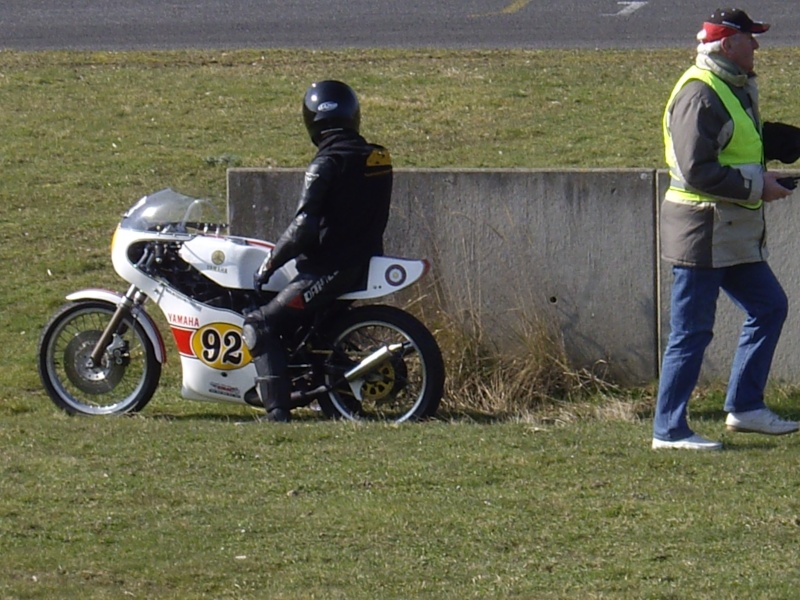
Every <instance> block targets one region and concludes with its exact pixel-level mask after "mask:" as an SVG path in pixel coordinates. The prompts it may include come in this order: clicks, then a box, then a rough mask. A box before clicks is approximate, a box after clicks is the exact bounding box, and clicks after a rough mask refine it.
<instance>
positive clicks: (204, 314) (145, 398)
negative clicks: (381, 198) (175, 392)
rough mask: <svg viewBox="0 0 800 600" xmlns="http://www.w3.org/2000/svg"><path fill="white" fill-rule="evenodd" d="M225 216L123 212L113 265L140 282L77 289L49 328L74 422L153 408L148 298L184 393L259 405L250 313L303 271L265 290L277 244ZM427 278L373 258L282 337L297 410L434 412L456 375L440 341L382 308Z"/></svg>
mask: <svg viewBox="0 0 800 600" xmlns="http://www.w3.org/2000/svg"><path fill="white" fill-rule="evenodd" d="M218 214H219V213H218V212H217V211H215V209H214V207H213V204H212V203H211V202H209V201H207V200H203V199H198V198H192V197H189V196H184V195H182V194H180V193H178V192H175V191H173V190H171V189H165V190H161V191H159V192H156V193H153V194H150V195H147V196H145V197H143V198H142V199H141V200H139V201H138V202H137V203H136V204H135V205H134V206H133V207H131V208H130V209H129V210H128V211H127V212H126V213H125V214H124V215H123V217H122V220H121V221H120V223H119V225H118V226H117V228H116V231H115V233H114V235H113V239H112V243H111V259H112V263H113V266H114V269H115V271H116V272H117V274H119V275H120V276H121V277H122V278H123V279H124V280H125V281H126V282H128V283H129V284H130V287H129V288H128V290H127V292H125V293H124V294H121V293H118V292H114V291H109V290H104V289H83V290H80V291H76V292H73V293H71V294H69V295H68V296H67V300H68V303H67V304H65V305H63V306H62V307H61V308H60V309H58V310H57V312H56V313H55V314H54V315H53V316H52V317H51V318H50V320H49V321H48V323H47V325H45V327H44V329H43V331H42V334H41V337H40V340H39V348H38V371H39V375H40V378H41V381H42V383H43V385H44V388H45V390H46V391H47V394H48V395H49V397H50V398H51V399H52V401H53V402H54V403H55V404H56V406H58V407H59V408H61V409H63V410H64V411H66V412H68V413H71V414H86V415H111V414H122V413H135V412H137V411H140V410H142V409H143V408H144V407H145V406H146V405H147V403H148V402H149V401H150V400H151V398H152V397H153V394H154V393H155V391H156V388H157V387H158V384H159V379H160V377H161V371H162V365H163V364H164V363H165V361H166V359H167V354H166V345H165V343H164V339H163V337H162V334H161V331H160V329H159V327H158V326H157V324H156V321H155V320H154V319H153V318H152V317H151V316H150V315H149V314H148V312H147V311H146V310H145V302H146V301H147V300H150V301H152V302H153V303H154V304H156V305H157V306H158V307H159V308H160V309H161V311H162V313H163V315H164V317H165V319H166V324H167V326H168V327H169V330H170V331H171V333H172V336H173V339H174V341H175V346H176V347H177V351H178V354H179V355H180V363H181V370H182V386H181V395H182V397H183V398H186V399H189V400H210V401H220V402H234V403H240V404H246V405H251V406H255V407H262V404H261V402H260V400H259V398H258V395H257V393H256V390H255V377H256V371H255V367H254V365H253V363H252V361H251V356H250V354H249V352H248V348H247V346H246V345H245V344H244V342H243V339H242V326H243V323H244V314H246V313H247V312H249V311H250V310H252V309H253V308H255V307H256V306H258V305H263V304H265V303H266V302H267V301H268V300H269V298H270V297H273V296H274V295H275V294H277V293H278V292H279V291H280V290H281V289H282V288H283V287H284V286H285V285H286V284H287V283H288V282H289V281H290V280H291V279H292V278H293V277H294V275H295V274H296V273H297V271H296V269H295V266H294V261H291V262H289V263H287V264H286V265H284V266H283V267H282V268H281V269H280V270H278V271H277V272H276V273H275V275H273V276H272V278H271V279H270V280H269V282H268V283H267V284H265V285H264V286H262V289H261V290H259V291H257V290H255V289H254V288H253V273H255V271H256V270H257V269H258V267H259V266H260V265H261V263H262V262H263V260H264V258H265V257H267V256H268V255H269V253H270V252H271V251H272V249H273V248H274V244H272V243H270V242H266V241H262V240H258V239H253V238H247V237H239V236H233V235H228V233H227V225H226V224H225V223H223V222H221V221H222V220H221V219H219V217H218ZM428 270H429V265H428V262H427V261H426V260H416V259H406V258H396V257H389V256H375V257H372V259H371V261H370V264H369V271H368V274H367V276H366V280H365V281H364V283H363V286H361V288H360V289H357V290H353V291H351V292H348V293H346V294H344V295H342V296H341V297H340V298H338V299H337V300H336V302H335V303H334V304H333V305H332V306H331V307H329V308H328V309H326V310H324V311H322V312H320V313H318V314H316V315H315V316H314V317H313V318H312V319H309V320H308V321H307V322H305V323H303V324H302V325H301V326H300V327H299V328H298V329H297V331H296V332H295V333H294V335H293V336H291V339H286V340H284V341H285V343H286V345H287V350H288V352H289V357H290V359H289V365H290V366H289V373H290V375H291V381H292V408H298V407H302V406H309V405H311V404H312V403H316V404H318V407H317V406H316V405H315V406H314V408H318V409H321V410H322V412H323V413H324V414H325V415H326V416H328V417H331V418H343V419H350V420H360V419H377V420H387V421H392V422H403V421H410V420H418V419H423V418H427V417H431V416H433V415H434V414H435V413H436V411H437V409H438V407H439V404H440V401H441V397H442V393H443V387H444V378H445V371H444V363H443V360H442V354H441V351H440V349H439V346H438V345H437V343H436V340H435V338H434V337H433V335H432V334H431V333H430V331H428V329H427V328H426V327H425V325H423V324H422V323H421V322H420V321H419V320H418V319H417V318H416V317H414V316H413V315H411V314H409V313H408V312H405V311H403V310H401V309H400V308H397V307H395V306H390V305H387V304H375V303H373V302H374V301H376V300H377V299H380V298H384V297H386V296H389V295H391V294H394V293H396V292H398V291H399V290H402V289H404V288H407V287H408V286H410V285H412V284H413V283H415V282H416V281H418V280H419V279H420V278H421V277H423V276H424V275H425V274H426V272H427V271H428Z"/></svg>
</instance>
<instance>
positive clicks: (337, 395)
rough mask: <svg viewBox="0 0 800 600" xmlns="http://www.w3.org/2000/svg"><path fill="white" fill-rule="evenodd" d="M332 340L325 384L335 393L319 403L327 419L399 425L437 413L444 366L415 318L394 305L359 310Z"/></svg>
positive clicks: (339, 324) (333, 333) (430, 337)
mask: <svg viewBox="0 0 800 600" xmlns="http://www.w3.org/2000/svg"><path fill="white" fill-rule="evenodd" d="M330 341H331V343H332V353H331V355H330V357H329V359H328V360H327V361H326V365H325V383H326V384H327V385H330V386H333V389H332V390H331V391H330V392H329V393H328V395H327V397H324V398H322V399H321V400H320V401H319V403H320V406H321V407H322V410H323V411H324V412H325V414H326V415H328V416H331V417H336V418H346V419H351V420H356V419H374V420H383V421H392V422H396V423H399V422H402V421H408V420H417V419H422V418H425V417H431V416H433V415H434V414H435V413H436V410H437V409H438V408H439V403H440V401H441V398H442V392H443V389H444V377H445V374H444V362H443V360H442V353H441V351H440V350H439V346H438V345H437V344H436V340H435V339H434V337H433V335H431V333H430V332H429V331H428V330H427V328H426V327H425V326H424V325H423V324H422V323H420V322H419V321H418V320H417V319H416V318H415V317H413V316H412V315H410V314H408V313H406V312H404V311H402V310H400V309H398V308H395V307H392V306H383V305H376V306H363V307H359V308H355V309H353V310H352V311H350V312H349V313H348V314H347V315H345V316H344V317H343V319H342V320H341V321H339V322H337V323H336V325H335V326H334V327H332V329H331V335H330ZM368 357H369V359H370V360H369V361H365V359H367V358H368ZM365 363H369V364H365ZM346 374H349V377H347V378H346Z"/></svg>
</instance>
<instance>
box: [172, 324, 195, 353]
mask: <svg viewBox="0 0 800 600" xmlns="http://www.w3.org/2000/svg"><path fill="white" fill-rule="evenodd" d="M170 329H172V337H174V338H175V344H176V345H177V346H178V352H179V353H181V354H183V355H184V356H194V351H193V350H192V334H193V333H194V329H181V328H180V327H170Z"/></svg>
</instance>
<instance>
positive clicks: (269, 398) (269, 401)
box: [256, 375, 290, 423]
mask: <svg viewBox="0 0 800 600" xmlns="http://www.w3.org/2000/svg"><path fill="white" fill-rule="evenodd" d="M256 391H257V392H258V397H259V398H260V399H261V403H262V404H263V405H264V408H265V409H266V410H267V414H266V415H264V416H263V417H262V418H261V419H260V420H262V421H271V422H273V423H288V422H289V419H290V413H289V409H288V408H287V407H288V405H289V398H290V390H289V382H288V381H287V380H286V377H281V376H277V375H267V376H265V377H256Z"/></svg>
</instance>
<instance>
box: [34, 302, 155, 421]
mask: <svg viewBox="0 0 800 600" xmlns="http://www.w3.org/2000/svg"><path fill="white" fill-rule="evenodd" d="M116 309H117V307H116V305H114V304H112V303H110V302H104V301H101V300H88V301H81V302H72V303H69V304H65V305H64V306H62V307H61V308H60V309H59V310H58V311H57V312H56V314H55V315H53V317H52V318H51V319H50V321H49V322H48V323H47V325H45V328H44V330H43V332H42V335H41V338H40V340H39V351H38V370H39V377H40V378H41V380H42V384H43V385H44V388H45V390H46V391H47V394H48V395H49V396H50V399H51V400H52V401H53V402H54V403H55V405H56V406H58V407H59V408H61V409H63V410H65V411H66V412H68V413H70V414H85V415H114V414H123V413H132V412H136V411H139V410H141V409H142V408H144V406H145V405H146V404H147V403H148V402H149V401H150V399H151V398H152V397H153V394H154V393H155V390H156V387H158V381H159V379H160V378H161V363H160V362H159V361H158V358H157V356H156V352H155V348H154V347H153V343H152V341H151V340H150V338H149V337H148V335H147V332H146V331H145V330H144V328H143V327H142V325H141V324H140V323H139V322H138V321H137V320H136V319H134V318H132V317H130V316H128V317H126V318H125V319H124V320H123V321H122V324H121V325H120V326H119V328H118V329H117V331H116V333H115V334H114V337H113V339H112V341H111V343H110V344H109V345H108V347H107V348H106V350H105V352H104V353H103V357H102V359H101V361H100V364H94V363H93V361H92V359H91V354H92V351H93V350H94V347H95V345H96V343H97V341H98V340H99V339H100V336H101V335H102V333H103V330H104V329H105V327H106V325H107V324H108V323H109V321H110V320H111V317H112V316H113V314H114V312H115V311H116Z"/></svg>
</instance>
